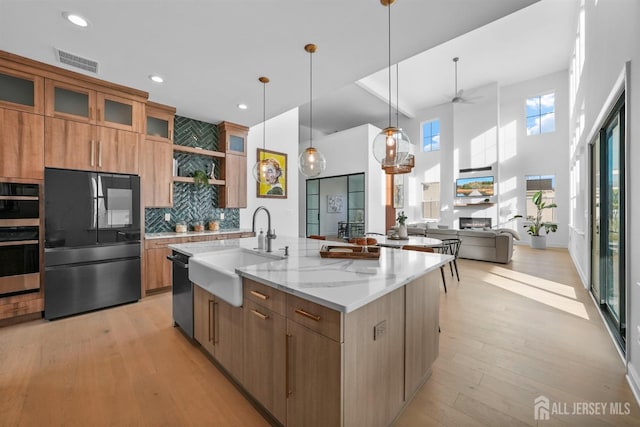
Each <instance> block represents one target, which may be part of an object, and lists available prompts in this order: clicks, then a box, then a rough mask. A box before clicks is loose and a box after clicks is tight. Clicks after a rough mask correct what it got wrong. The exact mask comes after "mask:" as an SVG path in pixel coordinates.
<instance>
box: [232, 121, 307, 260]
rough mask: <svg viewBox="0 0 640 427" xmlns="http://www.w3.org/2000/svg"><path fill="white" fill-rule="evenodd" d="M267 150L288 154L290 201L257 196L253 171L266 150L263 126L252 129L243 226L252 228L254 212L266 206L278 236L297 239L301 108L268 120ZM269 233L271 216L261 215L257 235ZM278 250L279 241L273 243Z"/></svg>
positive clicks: (288, 197) (266, 133)
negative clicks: (259, 152)
mask: <svg viewBox="0 0 640 427" xmlns="http://www.w3.org/2000/svg"><path fill="white" fill-rule="evenodd" d="M265 143H266V144H265V148H266V149H267V150H273V151H277V152H280V153H286V154H287V172H288V176H287V198H286V199H270V198H258V197H256V182H255V180H254V178H253V175H252V173H251V170H252V168H253V165H254V164H255V163H256V160H257V153H256V150H257V148H262V124H258V125H256V126H253V127H251V128H250V129H249V136H248V137H247V208H246V209H240V227H241V228H251V225H252V224H251V220H252V218H253V212H254V211H255V209H256V208H257V207H258V206H265V207H266V208H267V209H268V210H269V212H270V213H271V227H272V228H274V229H275V230H276V235H282V236H297V234H298V230H297V224H298V166H297V161H298V109H297V108H296V109H293V110H290V111H288V112H286V113H283V114H281V115H279V116H277V117H274V118H272V119H269V120H267V122H266V128H265ZM260 228H262V229H264V230H265V232H266V230H267V216H266V215H265V214H264V213H263V212H260V213H258V216H257V217H256V232H257V230H259V229H260ZM273 247H274V248H277V247H279V246H278V240H277V239H276V240H275V241H274V242H273Z"/></svg>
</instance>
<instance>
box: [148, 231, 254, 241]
mask: <svg viewBox="0 0 640 427" xmlns="http://www.w3.org/2000/svg"><path fill="white" fill-rule="evenodd" d="M237 233H251V229H250V228H225V229H224V230H218V231H208V230H205V231H187V232H186V233H177V232H175V231H164V232H160V233H145V235H144V238H145V239H147V240H149V239H168V238H175V237H192V236H219V235H222V236H224V235H225V234H237Z"/></svg>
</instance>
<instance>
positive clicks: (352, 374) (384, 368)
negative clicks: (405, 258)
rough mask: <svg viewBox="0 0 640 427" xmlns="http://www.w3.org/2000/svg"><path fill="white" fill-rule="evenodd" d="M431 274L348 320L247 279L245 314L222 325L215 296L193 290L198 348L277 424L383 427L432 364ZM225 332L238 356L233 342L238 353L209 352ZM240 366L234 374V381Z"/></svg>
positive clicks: (434, 315) (435, 303) (434, 294)
mask: <svg viewBox="0 0 640 427" xmlns="http://www.w3.org/2000/svg"><path fill="white" fill-rule="evenodd" d="M438 275H439V272H431V273H428V274H426V275H424V276H422V277H420V278H418V279H416V280H414V281H413V282H411V283H409V284H407V285H405V286H404V287H402V288H399V289H396V290H395V291H393V292H391V293H389V294H387V295H385V296H383V297H381V298H379V299H377V300H375V301H373V302H371V303H369V304H367V305H365V306H364V307H361V308H359V309H357V310H355V311H353V312H350V313H341V312H338V311H335V310H331V309H329V308H327V307H324V306H321V305H318V304H316V303H313V302H310V301H308V300H305V299H303V298H299V297H297V296H293V295H291V294H287V293H284V292H282V291H280V290H277V289H275V288H272V287H269V286H266V285H263V284H260V283H257V282H254V281H252V280H249V279H246V278H245V279H244V282H243V288H244V289H243V292H244V307H243V308H233V307H230V306H228V305H227V306H228V307H230V308H231V309H232V314H231V316H229V317H228V318H227V319H226V322H227V323H226V324H225V323H224V321H223V320H221V319H220V313H222V312H223V310H222V309H221V307H222V304H224V303H223V302H222V301H219V302H218V308H216V307H215V302H216V298H215V297H213V296H212V295H211V294H209V293H208V292H206V291H203V290H202V289H200V288H199V287H198V286H196V287H195V289H196V290H197V292H196V293H195V296H194V304H195V305H196V307H195V309H194V316H195V319H196V320H195V322H196V327H195V330H196V332H195V333H196V340H197V341H198V342H200V343H201V344H202V346H203V347H204V348H205V349H206V350H207V351H208V352H209V353H211V354H213V356H214V358H216V360H217V361H218V362H219V363H220V365H222V367H223V368H225V369H226V370H227V371H229V372H230V373H231V374H232V375H233V376H234V377H235V378H236V380H237V381H238V383H239V384H240V385H241V386H242V387H243V388H244V389H245V390H246V391H247V392H248V393H249V394H251V395H252V397H253V398H254V399H255V400H256V401H257V402H258V403H260V404H261V405H262V406H263V408H264V409H266V410H267V411H268V412H269V413H271V415H272V416H273V417H274V418H275V419H276V420H277V421H278V422H280V423H281V424H282V425H284V426H289V427H294V426H305V427H314V426H319V427H320V426H322V427H326V426H348V427H351V426H367V427H376V426H380V427H383V426H388V425H390V424H392V423H393V422H394V420H395V419H396V417H397V416H398V415H399V414H400V412H401V411H402V409H403V408H404V406H405V405H406V404H407V403H408V402H409V401H410V400H411V399H412V398H413V396H414V394H415V393H416V391H417V390H418V389H419V388H420V387H421V386H422V384H423V383H424V382H425V381H426V380H427V379H428V377H429V375H430V373H431V366H432V364H433V362H434V361H435V359H436V358H437V356H438V318H439V300H440V291H439V282H438V278H439V276H438ZM225 305H226V304H225ZM233 310H235V312H236V313H237V312H241V313H242V316H241V315H237V316H235V317H234V315H233ZM216 313H218V314H216ZM240 317H242V319H241V318H240ZM229 321H230V322H232V323H233V322H236V325H235V326H236V329H232V328H233V326H230V325H229V324H228V322H229ZM238 327H239V328H238ZM223 330H227V331H232V330H233V331H235V332H236V333H237V334H238V335H237V336H236V337H235V338H237V337H242V342H243V345H242V346H241V347H242V348H241V349H240V348H239V347H238V346H237V342H236V343H231V344H230V345H229V346H228V347H227V348H229V349H233V351H235V353H234V354H233V355H231V356H232V357H230V358H229V359H226V358H223V357H222V356H220V350H216V345H221V346H222V345H224V344H225V343H223V340H224V339H223V335H222V333H221V332H219V331H223ZM215 337H219V340H220V342H219V343H216V342H215V341H216V338H215ZM238 360H243V361H244V369H243V370H242V372H241V375H238V374H236V373H234V372H237V370H238V367H237V362H238Z"/></svg>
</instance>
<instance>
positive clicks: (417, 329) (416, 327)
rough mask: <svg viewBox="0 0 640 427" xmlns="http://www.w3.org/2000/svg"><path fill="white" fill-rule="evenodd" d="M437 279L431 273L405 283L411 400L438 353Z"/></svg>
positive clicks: (407, 389) (407, 392)
mask: <svg viewBox="0 0 640 427" xmlns="http://www.w3.org/2000/svg"><path fill="white" fill-rule="evenodd" d="M439 300H440V282H439V281H438V277H437V275H436V274H434V273H431V274H429V275H426V276H422V277H421V278H419V279H417V280H415V281H413V282H412V283H410V284H408V285H407V286H406V287H405V319H406V321H405V322H406V326H405V327H406V332H405V336H406V342H405V349H406V350H405V360H404V363H405V399H406V400H410V399H411V398H412V397H413V395H414V394H415V393H416V391H417V390H418V389H419V388H420V387H421V386H422V384H423V383H424V382H425V381H426V380H427V379H428V378H429V376H430V375H431V366H432V365H433V363H434V362H435V361H436V359H437V357H438V347H439V339H440V334H439V332H438V328H439V324H440V310H439V307H440V304H439Z"/></svg>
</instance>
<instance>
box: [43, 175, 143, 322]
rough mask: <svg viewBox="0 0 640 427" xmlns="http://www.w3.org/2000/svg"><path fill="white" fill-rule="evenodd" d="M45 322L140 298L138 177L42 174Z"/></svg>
mask: <svg viewBox="0 0 640 427" xmlns="http://www.w3.org/2000/svg"><path fill="white" fill-rule="evenodd" d="M44 197H45V208H44V212H45V225H44V232H45V241H44V244H45V250H44V265H45V281H44V282H45V284H44V288H45V298H44V317H45V318H46V319H56V318H59V317H65V316H70V315H73V314H78V313H83V312H87V311H92V310H97V309H100V308H105V307H110V306H114V305H119V304H124V303H129V302H134V301H137V300H139V299H140V288H141V283H140V280H141V279H140V250H141V246H140V178H139V177H138V176H136V175H119V174H109V173H97V172H87V171H76V170H62V169H45V179H44Z"/></svg>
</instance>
